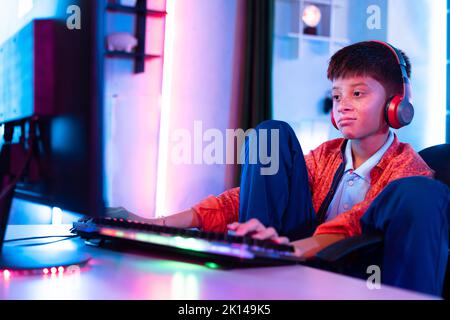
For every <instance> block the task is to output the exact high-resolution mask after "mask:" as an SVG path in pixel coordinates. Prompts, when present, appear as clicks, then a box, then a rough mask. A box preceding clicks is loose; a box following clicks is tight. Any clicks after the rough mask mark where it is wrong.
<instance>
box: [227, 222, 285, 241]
mask: <svg viewBox="0 0 450 320" xmlns="http://www.w3.org/2000/svg"><path fill="white" fill-rule="evenodd" d="M228 229H229V230H231V231H234V232H235V234H236V235H237V236H244V235H250V236H251V237H252V238H255V239H259V240H271V241H273V242H275V243H278V244H289V239H288V238H287V237H280V236H279V235H278V233H277V231H276V230H275V229H274V228H272V227H268V228H266V227H265V226H264V225H263V224H262V223H261V222H260V221H259V220H258V219H250V220H249V221H247V222H244V223H239V222H233V223H231V224H229V225H228Z"/></svg>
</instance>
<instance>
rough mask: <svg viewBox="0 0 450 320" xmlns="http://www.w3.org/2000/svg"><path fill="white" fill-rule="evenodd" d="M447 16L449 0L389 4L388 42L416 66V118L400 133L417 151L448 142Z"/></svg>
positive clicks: (395, 0) (392, 1) (405, 0)
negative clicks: (446, 129)
mask: <svg viewBox="0 0 450 320" xmlns="http://www.w3.org/2000/svg"><path fill="white" fill-rule="evenodd" d="M412 3H413V4H414V5H412ZM446 14H447V3H446V1H445V0H415V1H413V2H412V1H408V0H390V1H389V2H388V41H389V42H391V43H392V44H393V45H394V46H397V47H399V48H401V49H402V50H404V51H405V52H406V53H407V54H408V56H409V57H410V59H411V64H412V77H411V85H412V91H413V99H414V109H415V117H414V120H413V122H412V123H411V125H409V126H408V127H405V128H402V129H400V130H398V134H399V137H400V139H401V140H403V141H406V142H409V143H411V145H412V146H413V147H414V148H415V149H416V150H421V149H423V148H425V147H429V146H432V145H435V144H440V143H444V142H445V121H446V118H445V114H446V76H445V74H446V73H445V72H446V65H447V60H446V43H447V33H446V30H447V26H446Z"/></svg>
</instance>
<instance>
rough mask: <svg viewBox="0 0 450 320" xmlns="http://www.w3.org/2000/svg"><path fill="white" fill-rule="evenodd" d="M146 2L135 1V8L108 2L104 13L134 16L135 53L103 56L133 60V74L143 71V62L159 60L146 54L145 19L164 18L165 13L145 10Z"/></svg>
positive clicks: (144, 0) (111, 53)
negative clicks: (136, 42)
mask: <svg viewBox="0 0 450 320" xmlns="http://www.w3.org/2000/svg"><path fill="white" fill-rule="evenodd" d="M147 1H148V0H137V3H136V6H135V7H129V6H124V5H121V4H117V3H112V2H108V3H107V4H106V11H107V12H110V13H128V14H134V15H136V31H135V37H136V39H137V41H138V44H137V47H136V49H135V52H122V51H106V52H105V56H107V57H112V58H127V59H134V72H135V73H142V72H144V71H145V61H146V60H147V59H155V58H160V57H161V55H152V54H147V53H146V48H145V39H146V38H145V37H146V33H147V18H148V17H154V18H165V17H166V15H167V12H166V11H158V10H149V9H147Z"/></svg>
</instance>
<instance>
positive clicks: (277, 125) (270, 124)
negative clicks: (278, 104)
mask: <svg viewBox="0 0 450 320" xmlns="http://www.w3.org/2000/svg"><path fill="white" fill-rule="evenodd" d="M255 129H256V130H258V129H266V130H273V129H278V130H282V129H287V130H293V129H292V127H291V126H290V125H289V123H287V122H284V121H280V120H266V121H263V122H261V123H259V124H258V125H257V126H256V128H255Z"/></svg>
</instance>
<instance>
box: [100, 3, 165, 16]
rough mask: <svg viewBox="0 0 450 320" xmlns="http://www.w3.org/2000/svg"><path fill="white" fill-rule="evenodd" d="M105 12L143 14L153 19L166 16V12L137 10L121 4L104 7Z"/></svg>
mask: <svg viewBox="0 0 450 320" xmlns="http://www.w3.org/2000/svg"><path fill="white" fill-rule="evenodd" d="M106 10H107V11H111V12H122V13H132V14H144V15H147V16H154V17H159V18H161V17H165V16H166V15H167V12H165V11H157V10H148V9H145V10H143V9H138V8H136V7H128V6H123V5H121V4H114V3H110V4H108V5H107V6H106Z"/></svg>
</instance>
